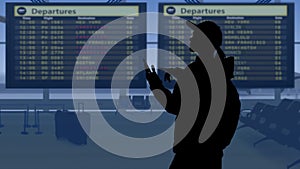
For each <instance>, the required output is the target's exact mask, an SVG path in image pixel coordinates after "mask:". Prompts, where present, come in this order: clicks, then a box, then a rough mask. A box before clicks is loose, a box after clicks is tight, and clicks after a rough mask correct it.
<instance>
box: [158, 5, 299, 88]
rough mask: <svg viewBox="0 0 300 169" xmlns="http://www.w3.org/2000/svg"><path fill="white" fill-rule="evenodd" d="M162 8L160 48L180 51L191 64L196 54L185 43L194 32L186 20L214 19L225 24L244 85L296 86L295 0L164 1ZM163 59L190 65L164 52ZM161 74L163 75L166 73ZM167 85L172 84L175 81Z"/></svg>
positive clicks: (226, 46) (227, 47)
mask: <svg viewBox="0 0 300 169" xmlns="http://www.w3.org/2000/svg"><path fill="white" fill-rule="evenodd" d="M159 11H160V12H161V13H163V16H164V17H161V18H160V19H159V32H160V35H159V38H158V39H159V44H158V46H159V48H160V49H164V50H167V51H169V52H170V53H173V54H175V55H177V56H179V57H180V58H181V59H182V60H183V61H184V62H185V63H186V64H189V63H191V62H193V61H194V60H195V56H196V55H195V54H193V53H191V52H190V50H189V47H188V46H187V45H185V44H184V43H182V41H183V42H187V43H189V38H190V37H191V35H192V30H191V29H190V28H189V27H188V26H186V23H185V21H184V20H189V21H191V22H194V23H200V22H202V21H205V20H210V21H213V22H215V23H216V24H217V25H219V26H220V27H221V30H222V33H223V44H222V46H221V48H222V49H223V51H224V53H225V54H226V56H233V57H234V58H235V67H234V70H235V71H234V79H233V81H234V83H235V85H236V86H237V87H238V88H278V87H293V86H294V4H292V3H287V4H268V5H258V4H245V3H242V4H232V3H230V4H205V3H202V4H197V5H187V4H178V3H177V4H166V3H161V4H159ZM183 19H184V20H183ZM163 34H169V35H171V36H174V37H176V39H175V38H172V37H167V36H164V35H163ZM158 64H159V66H160V67H168V68H175V67H181V68H184V64H182V63H181V64H180V63H179V62H178V61H174V60H169V59H168V58H167V57H164V56H158ZM159 74H160V76H163V75H164V72H162V71H160V72H159ZM167 85H170V86H169V87H172V85H174V81H173V83H167Z"/></svg>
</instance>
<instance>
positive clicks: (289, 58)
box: [0, 0, 300, 169]
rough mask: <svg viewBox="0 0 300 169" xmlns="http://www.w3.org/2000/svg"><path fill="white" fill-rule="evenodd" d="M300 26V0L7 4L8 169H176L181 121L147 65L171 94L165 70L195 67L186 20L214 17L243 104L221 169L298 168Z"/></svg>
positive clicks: (1, 47)
mask: <svg viewBox="0 0 300 169" xmlns="http://www.w3.org/2000/svg"><path fill="white" fill-rule="evenodd" d="M299 17H300V1H296V0H240V1H238V0H87V1H85V0H2V1H0V32H1V33H0V169H167V168H168V167H169V165H170V163H171V161H172V159H173V157H174V153H173V151H172V140H173V130H174V122H175V121H176V117H175V115H172V114H169V113H168V112H166V110H164V108H163V106H161V104H160V103H159V102H158V101H157V100H156V98H155V97H154V95H153V93H152V91H151V90H150V88H149V84H148V83H147V80H146V77H145V76H146V74H145V71H144V69H145V64H144V63H147V65H149V66H150V65H154V67H155V69H156V72H157V74H158V76H159V77H160V79H162V81H163V85H164V86H165V87H166V88H167V89H168V90H170V91H172V90H173V87H174V85H175V83H176V77H174V76H172V75H173V74H172V73H171V79H170V81H167V80H164V78H165V77H166V74H165V73H166V72H165V70H164V69H163V68H168V69H170V71H172V70H177V69H174V68H179V69H182V68H185V67H186V65H187V64H189V63H191V62H193V61H194V60H195V57H196V55H195V52H191V51H190V49H189V39H190V37H191V35H192V30H191V29H190V28H189V27H188V26H187V25H186V21H191V22H193V23H199V22H201V21H204V20H211V21H214V22H215V23H217V24H218V25H219V26H220V28H221V30H222V33H223V44H222V50H223V51H224V53H225V55H227V56H233V58H234V59H235V62H234V64H235V65H234V78H233V79H232V81H233V83H234V84H235V86H236V88H237V89H238V93H239V98H240V101H241V111H240V119H239V123H238V128H237V130H236V132H235V135H234V137H233V139H232V142H231V144H230V145H229V146H228V147H227V148H226V149H225V150H224V156H223V164H222V166H223V169H297V168H300V132H299V130H300V56H299V54H300V45H299V44H300V31H299V30H300V22H299V19H300V18H299ZM205 45H207V46H209V45H210V46H212V45H211V44H210V43H208V44H205ZM214 57H215V55H214ZM208 67H209V66H208ZM172 68H173V69H172ZM210 70H211V69H210ZM216 70H217V71H214V73H212V74H211V75H210V76H211V77H212V79H214V77H217V76H218V75H220V74H222V71H221V70H223V69H216ZM218 70H220V71H218ZM218 73H219V74H218ZM223 75H224V72H223ZM217 86H218V85H217ZM223 87H224V86H223ZM187 99H188V98H187Z"/></svg>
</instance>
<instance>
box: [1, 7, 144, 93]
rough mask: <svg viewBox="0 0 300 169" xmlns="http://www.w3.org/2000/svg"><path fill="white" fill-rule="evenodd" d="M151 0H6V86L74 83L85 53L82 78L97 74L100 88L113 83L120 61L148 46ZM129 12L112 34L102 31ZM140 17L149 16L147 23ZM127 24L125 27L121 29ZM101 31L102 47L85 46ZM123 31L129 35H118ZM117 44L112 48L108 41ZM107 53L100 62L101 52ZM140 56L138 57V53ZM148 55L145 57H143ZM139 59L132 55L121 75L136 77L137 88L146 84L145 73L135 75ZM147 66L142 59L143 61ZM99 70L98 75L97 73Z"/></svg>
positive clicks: (49, 85) (121, 79) (38, 86)
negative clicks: (114, 0)
mask: <svg viewBox="0 0 300 169" xmlns="http://www.w3.org/2000/svg"><path fill="white" fill-rule="evenodd" d="M143 12H146V5H145V3H126V4H113V5H111V4H107V3H67V4H66V3H49V4H48V3H47V4H31V3H7V4H6V17H7V23H6V26H7V27H6V32H7V33H6V39H7V40H6V41H7V45H6V63H7V64H6V87H7V88H71V87H72V78H73V73H74V72H73V70H74V66H75V63H76V59H77V57H78V56H79V54H81V56H83V57H84V58H86V60H81V61H80V63H77V64H79V66H80V71H79V72H76V73H77V74H76V78H78V79H76V80H83V81H84V80H91V79H93V78H95V86H96V87H97V88H110V87H111V81H112V77H113V74H114V71H115V70H116V68H117V67H118V65H119V64H120V63H121V62H122V61H123V60H124V59H125V58H126V57H130V55H131V54H133V53H134V52H136V51H139V50H141V49H145V48H146V35H144V34H140V35H135V36H134V34H133V33H134V32H145V31H146V24H145V21H146V18H145V17H144V19H137V17H143V16H140V14H141V13H143ZM121 17H124V18H125V20H124V19H123V20H122V22H121V23H117V24H113V26H111V27H110V31H109V32H110V34H106V33H104V32H101V31H98V30H99V29H100V28H102V27H105V26H106V25H107V24H109V23H110V22H112V21H115V20H116V19H119V18H121ZM140 21H143V22H142V23H141V22H140ZM121 30H122V31H121ZM96 32H97V35H96V36H99V37H100V39H101V40H99V41H94V42H93V43H95V44H96V45H97V48H92V47H91V46H89V47H91V49H90V50H84V53H80V52H81V51H82V48H83V46H84V45H85V44H86V43H87V41H88V40H89V38H90V37H91V36H92V35H94V33H96ZM120 32H125V34H126V35H123V34H122V36H125V37H126V38H125V39H122V40H120V41H117V39H116V37H118V36H119V35H120ZM111 44H116V45H114V46H113V47H112V48H111V49H109V47H108V46H110V45H111ZM105 50H108V53H107V54H106V55H105V57H104V59H103V60H102V62H101V64H100V65H99V67H97V68H95V67H91V66H90V65H92V64H93V63H96V61H97V60H96V59H95V57H96V56H97V55H99V54H100V53H101V52H102V53H101V54H103V53H104V52H103V51H105ZM132 59H134V58H132ZM141 59H142V58H141ZM134 63H135V61H133V60H130V59H129V61H126V65H125V66H124V68H123V69H122V70H124V73H123V74H122V75H120V76H119V77H117V80H119V81H120V83H122V81H127V80H130V79H133V81H134V82H133V83H132V84H134V86H133V87H136V88H145V87H146V81H145V77H144V74H143V73H140V74H138V75H137V76H135V75H134V74H133V72H134V71H135V69H136V68H137V66H136V65H134ZM141 66H142V65H141ZM92 71H97V73H96V77H91V76H92V74H93V72H92Z"/></svg>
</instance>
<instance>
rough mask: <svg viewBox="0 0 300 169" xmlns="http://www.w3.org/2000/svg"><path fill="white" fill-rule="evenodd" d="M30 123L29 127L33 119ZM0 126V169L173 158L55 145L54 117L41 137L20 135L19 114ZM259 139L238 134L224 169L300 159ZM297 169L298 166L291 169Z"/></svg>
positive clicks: (127, 166) (159, 165)
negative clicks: (131, 157)
mask: <svg viewBox="0 0 300 169" xmlns="http://www.w3.org/2000/svg"><path fill="white" fill-rule="evenodd" d="M29 122H30V123H31V124H32V123H33V119H32V118H30V119H29ZM2 123H3V124H4V125H5V126H4V127H3V128H0V132H1V134H0V169H167V168H168V165H169V164H170V162H171V160H172V158H173V155H174V154H173V153H172V151H168V152H165V153H164V154H161V155H158V156H155V157H151V158H144V159H130V158H124V157H120V156H116V155H113V154H111V153H109V152H107V151H105V150H103V149H102V148H100V147H99V146H98V145H96V144H95V143H93V141H92V140H90V139H88V143H87V145H81V146H78V145H74V144H72V143H70V142H68V141H65V140H64V141H61V140H59V141H58V140H57V139H56V137H55V122H54V114H42V115H41V117H40V124H41V131H42V132H43V134H41V135H36V134H35V132H36V129H35V128H29V129H28V130H27V131H28V133H29V134H28V135H21V134H20V132H21V131H22V130H23V115H22V114H2ZM142 132H147V131H142ZM262 137H263V136H262V135H261V134H259V133H258V132H256V131H254V130H252V129H250V128H243V129H240V130H238V131H237V132H236V134H235V137H234V139H233V141H232V144H231V145H230V146H229V147H228V148H227V149H226V151H225V153H224V158H223V169H286V166H287V165H288V164H290V163H292V162H293V161H295V160H297V159H299V158H300V151H298V150H295V149H293V148H289V147H286V146H283V145H279V144H277V143H276V142H274V141H265V142H262V143H260V144H258V145H257V146H256V147H253V142H255V141H257V140H258V139H260V138H262ZM158 144H159V143H158ZM297 168H300V164H299V165H297V166H295V167H293V168H292V169H297Z"/></svg>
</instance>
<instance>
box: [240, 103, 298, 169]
mask: <svg viewBox="0 0 300 169" xmlns="http://www.w3.org/2000/svg"><path fill="white" fill-rule="evenodd" d="M240 121H241V122H243V123H244V125H243V126H241V127H239V128H243V127H250V128H253V129H254V130H256V131H258V132H260V133H261V134H263V135H264V136H265V137H264V138H263V139H260V140H258V141H257V142H255V143H254V146H256V145H257V144H259V143H261V142H263V141H265V140H270V139H271V140H274V141H276V142H278V143H279V144H281V145H286V146H289V147H293V148H296V149H298V150H300V132H299V130H300V102H299V101H296V100H291V99H283V100H282V101H281V102H280V103H279V104H278V106H274V105H269V104H265V103H261V102H258V103H256V105H255V106H254V107H253V108H252V109H251V110H242V111H241V118H240ZM299 163H300V159H299V160H297V161H295V162H294V163H292V164H290V165H288V166H287V168H288V169H289V168H291V167H293V166H295V165H297V164H299Z"/></svg>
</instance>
